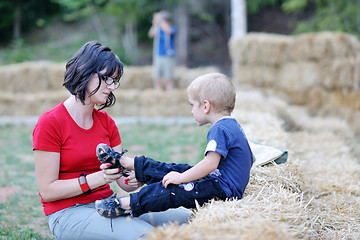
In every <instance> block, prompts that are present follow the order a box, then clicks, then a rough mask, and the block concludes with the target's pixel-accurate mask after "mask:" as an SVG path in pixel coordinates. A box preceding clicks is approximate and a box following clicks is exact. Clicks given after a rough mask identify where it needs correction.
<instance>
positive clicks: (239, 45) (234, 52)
mask: <svg viewBox="0 0 360 240" xmlns="http://www.w3.org/2000/svg"><path fill="white" fill-rule="evenodd" d="M291 42H292V38H291V37H289V36H285V35H279V34H266V33H249V34H247V35H246V36H245V37H241V38H237V39H232V40H230V42H229V49H230V56H231V59H232V60H233V61H234V62H236V63H238V64H251V65H270V66H274V67H276V66H279V65H280V64H282V63H284V62H287V61H288V58H287V57H288V55H287V52H288V47H289V46H290V45H291Z"/></svg>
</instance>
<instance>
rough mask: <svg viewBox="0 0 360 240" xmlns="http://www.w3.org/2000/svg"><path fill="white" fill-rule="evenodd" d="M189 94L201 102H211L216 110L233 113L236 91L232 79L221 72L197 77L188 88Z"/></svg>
mask: <svg viewBox="0 0 360 240" xmlns="http://www.w3.org/2000/svg"><path fill="white" fill-rule="evenodd" d="M187 92H188V94H189V96H190V97H191V98H192V99H194V100H196V101H198V102H199V103H200V104H202V102H203V101H204V100H207V101H209V102H210V103H211V106H212V108H213V109H214V110H215V112H217V113H220V112H225V113H227V114H229V115H230V114H231V112H232V111H233V110H234V107H235V99H236V91H235V88H234V85H233V84H232V82H231V81H230V79H229V78H228V77H227V76H225V75H224V74H221V73H208V74H204V75H201V76H199V77H197V78H196V79H195V80H193V81H192V82H191V83H190V85H189V86H188V88H187Z"/></svg>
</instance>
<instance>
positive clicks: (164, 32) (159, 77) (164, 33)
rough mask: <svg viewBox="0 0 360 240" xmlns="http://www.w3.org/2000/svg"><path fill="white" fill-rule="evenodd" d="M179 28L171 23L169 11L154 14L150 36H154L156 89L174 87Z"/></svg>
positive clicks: (168, 89) (154, 79)
mask: <svg viewBox="0 0 360 240" xmlns="http://www.w3.org/2000/svg"><path fill="white" fill-rule="evenodd" d="M176 32H177V28H176V27H175V26H173V25H171V15H170V13H169V12H167V11H160V12H156V13H154V14H153V20H152V26H151V28H150V30H149V33H148V35H149V37H150V38H154V47H153V81H154V87H155V89H163V88H164V87H165V89H166V90H167V91H171V90H172V89H173V88H174V69H175V36H176Z"/></svg>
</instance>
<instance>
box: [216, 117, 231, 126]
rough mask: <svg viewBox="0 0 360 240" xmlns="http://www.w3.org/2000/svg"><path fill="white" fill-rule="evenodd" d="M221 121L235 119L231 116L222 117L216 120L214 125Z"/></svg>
mask: <svg viewBox="0 0 360 240" xmlns="http://www.w3.org/2000/svg"><path fill="white" fill-rule="evenodd" d="M222 119H235V118H234V117H233V116H223V117H221V118H220V119H219V120H217V121H216V123H217V122H219V121H221V120H222ZM216 123H214V125H215V124H216Z"/></svg>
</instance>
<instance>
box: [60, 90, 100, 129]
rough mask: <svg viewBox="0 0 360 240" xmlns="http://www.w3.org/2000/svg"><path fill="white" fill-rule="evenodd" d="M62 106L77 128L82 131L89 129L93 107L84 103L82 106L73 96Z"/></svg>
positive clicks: (91, 123)
mask: <svg viewBox="0 0 360 240" xmlns="http://www.w3.org/2000/svg"><path fill="white" fill-rule="evenodd" d="M64 106H65V108H66V110H67V111H68V113H69V114H70V116H71V118H72V119H73V120H74V121H75V122H76V124H77V125H78V126H79V127H81V128H83V129H90V128H91V127H92V125H93V116H92V112H93V110H94V105H91V104H86V103H85V105H84V104H83V103H82V102H81V101H80V100H79V99H77V98H76V97H75V96H74V95H71V96H70V97H69V98H68V99H66V100H65V101H64Z"/></svg>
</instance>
